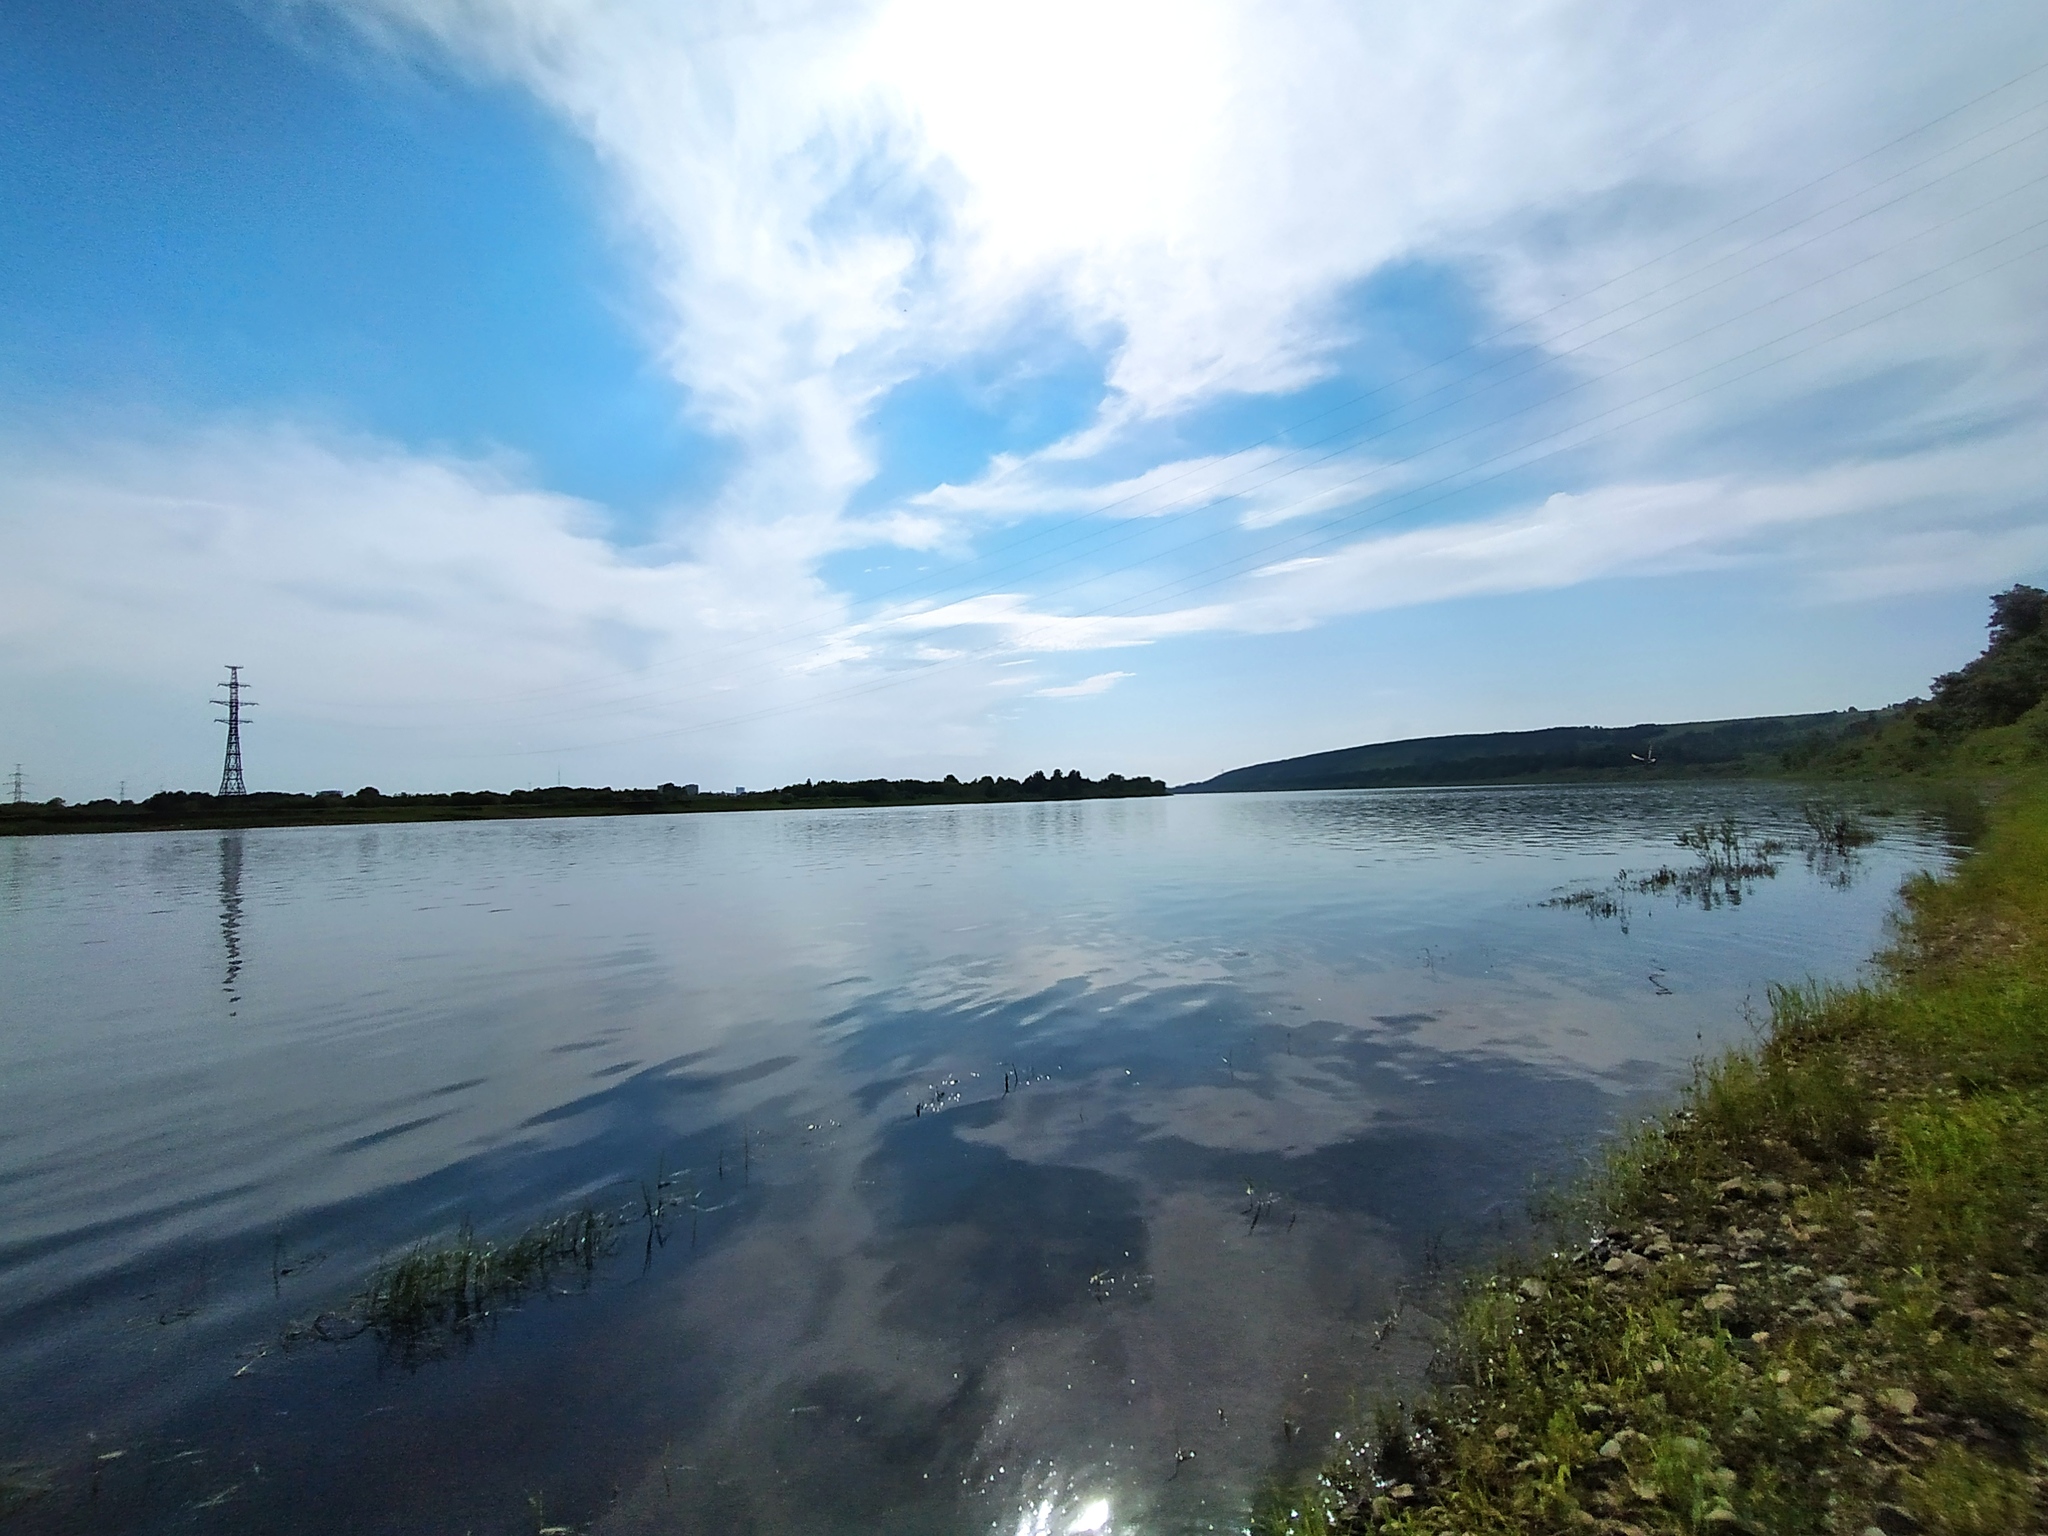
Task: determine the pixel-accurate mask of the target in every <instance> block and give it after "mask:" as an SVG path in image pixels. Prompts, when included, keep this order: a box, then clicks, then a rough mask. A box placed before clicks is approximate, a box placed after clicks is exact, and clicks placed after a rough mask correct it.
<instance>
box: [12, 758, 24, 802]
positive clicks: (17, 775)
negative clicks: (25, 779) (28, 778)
mask: <svg viewBox="0 0 2048 1536" xmlns="http://www.w3.org/2000/svg"><path fill="white" fill-rule="evenodd" d="M12 788H13V790H14V803H15V804H16V805H19V804H21V798H22V797H21V764H19V763H16V764H15V765H14V778H13V780H12Z"/></svg>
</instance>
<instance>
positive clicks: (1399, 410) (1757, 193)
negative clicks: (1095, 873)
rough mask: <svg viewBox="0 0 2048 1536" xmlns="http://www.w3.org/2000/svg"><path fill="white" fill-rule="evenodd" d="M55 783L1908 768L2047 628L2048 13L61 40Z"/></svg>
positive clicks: (1072, 10)
mask: <svg viewBox="0 0 2048 1536" xmlns="http://www.w3.org/2000/svg"><path fill="white" fill-rule="evenodd" d="M0 200H4V207H0V214H4V216H0V760H4V761H0V770H9V771H11V770H12V768H13V766H14V764H15V763H17V762H18V763H20V765H21V769H22V774H23V778H24V781H25V784H26V786H27V793H28V794H30V795H31V796H33V797H35V798H48V797H50V796H55V795H61V796H64V797H66V798H69V799H72V800H82V799H89V798H94V797H98V796H103V795H111V794H115V793H119V792H125V793H127V794H128V795H130V796H131V797H140V796H142V795H145V794H149V793H153V792H155V791H156V790H159V789H165V788H183V789H209V788H212V787H213V786H214V784H215V783H216V782H217V780H218V778H219V774H220V754H221V738H222V728H221V726H220V725H219V724H218V723H217V722H216V719H215V717H216V715H217V714H218V713H219V712H218V711H217V710H216V709H215V708H213V707H212V705H211V704H210V702H209V701H210V700H211V699H212V698H213V697H214V696H215V693H216V692H217V688H216V684H217V682H218V680H219V679H220V678H222V677H223V676H224V675H225V667H226V664H228V663H236V664H239V665H241V666H242V667H243V668H244V676H245V677H246V679H247V681H248V683H249V693H250V696H251V697H252V698H253V699H255V700H256V701H257V707H256V708H255V709H253V710H252V711H251V712H250V716H249V719H248V722H247V724H246V726H245V728H244V753H245V760H246V763H247V771H248V780H249V784H250V787H251V788H252V789H257V788H261V789H291V790H312V789H321V788H347V789H353V788H355V787H358V786H360V785H364V784H375V785H377V786H378V787H380V788H382V789H385V790H387V791H390V790H432V789H451V788H471V787H495V788H517V787H521V786H526V785H535V784H552V783H557V782H560V783H569V784H613V785H628V784H654V783H659V782H662V781H665V780H668V781H676V782H697V783H701V784H703V785H704V786H705V787H706V788H719V787H730V786H732V785H735V784H752V785H756V786H758V785H763V784H776V783H783V782H789V781H798V780H803V779H806V778H852V777H867V776H871V775H889V776H917V777H939V776H942V775H944V774H946V773H956V774H959V775H961V776H962V777H968V776H975V775H980V774H983V773H997V774H1011V775H1022V774H1025V773H1028V772H1030V771H1032V770H1033V769H1047V770H1050V769H1053V768H1069V769H1079V770H1081V771H1083V772H1086V773H1089V774H1091V775H1095V774H1100V773H1104V772H1111V771H1116V772H1123V773H1127V774H1128V773H1148V774H1154V775H1158V776H1160V777H1163V778H1166V779H1168V780H1169V781H1171V782H1185V781H1189V780H1194V779H1199V778H1203V777H1206V776H1208V775H1210V774H1212V773H1216V772H1219V771H1222V770H1224V769H1227V768H1231V767H1235V766H1239V765H1241V764H1245V763H1249V762H1256V761H1262V760H1267V759H1271V758H1276V757H1283V756H1289V755H1293V754H1297V753H1303V752H1313V751H1322V750H1327V749H1331V748H1336V747H1343V746H1350V745H1355V744H1359V743H1362V742H1368V741H1378V740H1390V739H1398V738H1401V737H1407V736H1417V735H1430V734H1438V733H1445V732H1455V731H1487V730H1514V729H1526V728H1535V727H1541V726H1547V725H1557V724H1603V725H1628V724H1632V723H1637V722H1642V721H1651V720H1667V721H1668V720H1683V719H1704V718H1721V717H1730V716H1738V715H1748V714H1768V713H1781V712H1789V711H1804V710H1821V709H1839V708H1844V707H1847V706H1851V705H1854V706H1858V707H1864V708H1868V707H1874V706H1878V705H1882V704H1886V703H1890V702H1894V701H1896V700H1899V699H1901V698H1905V697H1908V696H1911V695H1914V694H1918V693H1924V692H1925V691H1926V687H1927V683H1928V680H1929V678H1930V677H1931V676H1932V675H1933V674H1935V673H1937V672H1940V671H1945V670H1948V669H1949V668H1951V667H1953V666H1955V665H1957V664H1959V663H1960V662H1961V661H1963V660H1964V659H1966V658H1967V657H1968V656H1970V655H1972V654H1974V653H1975V652H1976V650H1977V649H1978V648H1979V647H1980V646H1981V643H1982V640H1983V627H1984V621H1985V618H1986V616H1987V604H1986V598H1987V596H1988V595H1989V594H1990V593H1992V592H1994V591H1998V590H2002V589H2003V588H2005V587H2007V586H2009V585H2011V584H2012V583H2013V582H2015V581H2029V580H2031V581H2034V582H2037V583H2038V582H2041V581H2043V580H2048V498H2044V493H2043V484H2044V478H2043V472H2042V465H2043V462H2044V451H2043V450H2044V448H2048V436H2044V432H2043V427H2044V416H2048V392H2044V385H2048V11H2044V10H2043V8H2042V7H2040V6H2039V5H2038V4H2026V3H2011V4H2006V3H1996V0H1987V3H1981V4H1977V5H1972V6H1967V7H1929V6H1925V5H1920V4H1908V3H1904V0H1855V3H1846V0H1844V3H1790V4H1787V3H1782V0H1774V3H1770V4H1762V3H1749V0H1723V3H1716V4H1711V5H1709V4H1705V3H1677V4H1674V3H1671V0H1655V3H1649V0H1645V3H1640V4H1637V3H1629V0H1602V3H1598V4H1593V3H1566V0H1431V3H1429V4H1422V3H1364V0H1350V3H1342V4H1339V3H1322V0H1284V3H1278V4H1273V3H1259V4H1252V3H1243V4H1210V3H1206V0H1172V3H1160V4H1152V3H1140V0H1127V3H1117V0H1090V3H1087V4H1079V3H1065V0H1035V3H1032V4H1028V5H1025V4H1017V5H1009V4H996V3H988V4H970V3H962V0H872V3H848V4H838V3H822V0H819V3H798V0H789V3H753V4H744V3H737V0H732V3H728V0H693V3H691V4H689V5H676V4H674V3H673V0H155V3H152V4H151V5H148V6H137V5H134V4H132V3H129V0H0Z"/></svg>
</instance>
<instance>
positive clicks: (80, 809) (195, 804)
mask: <svg viewBox="0 0 2048 1536" xmlns="http://www.w3.org/2000/svg"><path fill="white" fill-rule="evenodd" d="M1165 793H1166V785H1165V784H1164V783H1163V782H1162V781H1161V780H1159V779H1151V778H1145V777H1143V776H1140V777H1137V778H1125V777H1124V776H1123V775H1122V774H1120V773H1112V774H1108V775H1105V776H1104V777H1103V778H1100V779H1090V778H1088V777H1086V776H1085V775H1083V774H1081V773H1079V772H1075V773H1062V772H1060V771H1058V770H1054V771H1053V772H1052V773H1049V774H1048V773H1034V774H1032V775H1031V776H1030V777H1029V778H1024V779H1006V778H997V777H995V776H993V775H986V774H985V775H983V776H982V777H981V778H978V779H959V778H955V777H954V776H953V775H952V774H950V773H949V774H947V775H946V776H945V778H943V779H857V780H842V779H815V780H812V779H807V780H805V781H804V782H803V783H801V784H786V785H784V786H783V787H782V788H780V789H767V790H753V791H733V792H731V793H708V794H707V793H700V792H699V791H698V789H697V787H696V786H695V785H694V784H663V785H660V786H658V787H657V788H654V789H611V788H609V787H607V788H602V789H587V788H579V789H569V788H559V787H558V788H554V789H514V790H502V791H501V790H494V789H478V790H459V791H456V792H455V793H452V794H445V795H387V794H383V793H380V792H379V791H378V790H376V789H373V788H365V789H359V790H357V791H356V792H355V793H354V794H352V795H344V794H338V793H335V792H332V791H329V792H327V793H325V794H318V795H289V794H263V793H258V794H248V795H232V796H219V795H209V794H205V793H203V792H193V791H188V790H166V791H165V792H164V793H162V794H157V795H151V796H150V797H149V798H148V799H147V800H89V801H85V802H83V803H81V804H78V805H67V804H66V803H65V802H64V801H62V800H46V801H28V802H25V803H23V804H20V805H0V835H6V834H9V833H13V834H26V833H36V832H142V831H152V830H170V829H175V828H181V827H269V826H325V825H344V824H349V823H356V822H379V821H486V820H502V819H511V818H518V817H525V816H631V815H646V814H657V813H662V812H690V811H705V812H709V811H764V810H777V809H787V808H794V807H811V808H826V807H833V806H862V805H947V804H963V803H965V804H973V803H979V802H984V801H1008V800H1104V799H1116V798H1120V797H1123V796H1131V795H1163V794H1165Z"/></svg>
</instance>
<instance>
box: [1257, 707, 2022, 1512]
mask: <svg viewBox="0 0 2048 1536" xmlns="http://www.w3.org/2000/svg"><path fill="white" fill-rule="evenodd" d="M2029 724H2030V722H2029V720H2024V719H2023V720H2022V722H2021V723H2020V725H2018V726H2013V727H2005V728H2002V730H2003V731H2004V732H2007V733H2013V734H2015V735H2016V736H2021V737H2023V736H2024V732H2025V730H2026V729H2027V728H2028V726H2029ZM1981 734H1982V736H1985V737H1989V736H1998V735H1999V734H2000V733H1999V732H1985V733H1981ZM1953 751H1954V752H1955V753H1956V754H1957V755H1959V756H1960V757H1962V758H1963V759H1964V761H1965V763H1966V765H1969V766H1982V765H1984V764H1985V763H1986V762H1987V761H1990V760H1992V759H1994V758H1995V759H1996V766H1998V767H1999V768H2000V769H2001V772H2002V773H2003V775H2004V776H2005V782H2004V785H2003V789H2002V792H2001V794H2000V796H1999V798H1998V799H1997V801H1996V803H1995V804H1994V806H1993V807H1992V810H1991V814H1990V816H1989V818H1988V820H1987V822H1986V824H1985V827H1984V829H1983V836H1982V841H1981V844H1980V846H1979V848H1978V850H1977V851H1976V853H1975V854H1974V855H1973V856H1972V857H1971V858H1969V859H1968V860H1966V861H1965V862H1964V863H1963V864H1962V865H1961V866H1960V867H1959V869H1958V870H1957V871H1956V873H1955V874H1954V875H1953V876H1952V877H1951V878H1949V879H1947V880H1942V881H1932V880H1928V881H1921V882H1918V883H1916V884H1915V885H1914V886H1912V887H1911V888H1910V889H1909V890H1908V891H1907V893H1906V898H1905V912H1904V915H1903V917H1902V921H1901V930H1900V934H1899V940H1898V943H1897V945H1896V947H1895V948H1894V949H1893V950H1892V951H1891V952H1890V953H1889V954H1887V955H1886V956H1885V957H1884V974H1883V976H1882V979H1881V980H1879V981H1878V982H1876V983H1874V984H1872V985H1869V986H1865V987H1859V988H1843V989H1824V990H1816V989H1809V990H1785V991H1780V992H1778V993H1776V994H1775V995H1774V997H1773V1000H1772V1017H1771V1021H1770V1025H1769V1028H1768V1030H1767V1031H1766V1032H1765V1034H1764V1036H1763V1037H1762V1039H1761V1040H1760V1042H1759V1044H1758V1046H1757V1047H1756V1048H1755V1049H1754V1050H1752V1051H1748V1052H1743V1053H1736V1054H1731V1055H1728V1056H1726V1057H1723V1058H1722V1059H1720V1060H1718V1061H1714V1062H1711V1063H1706V1064H1703V1066H1702V1067H1701V1069H1700V1070H1699V1072H1698V1074H1697V1076H1696V1079H1695V1081H1694V1082H1693V1084H1692V1086H1691V1088H1690V1089H1689V1091H1688V1092H1687V1093H1686V1094H1685V1095H1684V1097H1683V1099H1682V1101H1681V1103H1680V1104H1679V1105H1678V1106H1677V1107H1676V1108H1675V1109H1674V1110H1673V1111H1672V1112H1671V1113H1670V1114H1668V1115H1667V1116H1665V1117H1664V1118H1662V1119H1661V1120H1659V1121H1657V1122H1654V1123H1652V1124H1650V1125H1647V1126H1645V1127H1643V1128H1641V1129H1640V1130H1639V1131H1638V1132H1637V1133H1635V1134H1634V1135H1633V1136H1631V1137H1629V1138H1627V1139H1626V1140H1624V1141H1623V1142H1621V1143H1620V1144H1618V1145H1617V1146H1615V1147H1614V1148H1613V1149H1612V1150H1611V1155H1610V1158H1609V1160H1608V1163H1607V1166H1606V1168H1605V1170H1604V1171H1603V1173H1602V1174H1601V1175H1600V1176H1599V1177H1598V1178H1597V1179H1596V1180H1594V1181H1592V1183H1591V1184H1590V1185H1589V1186H1588V1187H1587V1188H1585V1189H1583V1190H1580V1191H1577V1192H1575V1194H1574V1196H1573V1197H1572V1199H1571V1200H1570V1201H1569V1202H1567V1203H1566V1204H1565V1205H1563V1206H1562V1207H1561V1209H1560V1214H1559V1215H1558V1218H1557V1228H1556V1230H1557V1233H1558V1243H1557V1251H1556V1252H1555V1253H1553V1254H1551V1255H1550V1256H1549V1257H1547V1258H1545V1259H1543V1260H1541V1261H1540V1262H1534V1263H1529V1264H1524V1265H1521V1266H1518V1267H1505V1268H1503V1269H1501V1270H1499V1271H1498V1272H1496V1273H1493V1274H1490V1275H1486V1276H1483V1277H1479V1278H1476V1279H1474V1280H1472V1281H1471V1282H1469V1284H1468V1286H1467V1288H1466V1292H1465V1294H1464V1296H1463V1298H1462V1303H1461V1304H1460V1306H1459V1308H1458V1310H1457V1314H1456V1317H1455V1321H1454V1322H1453V1323H1452V1324H1451V1325H1450V1327H1449V1329H1448V1331H1447V1335H1446V1337H1445V1338H1444V1340H1443V1343H1442V1348H1441V1350H1440V1353H1439V1356H1438V1361H1437V1364H1436V1367H1435V1369H1434V1372H1433V1374H1432V1379H1431V1381H1430V1382H1429V1384H1428V1385H1427V1388H1426V1390H1425V1391H1424V1392H1423V1394H1422V1396H1421V1399H1420V1400H1419V1401H1418V1402H1417V1403H1416V1404H1414V1405H1413V1407H1412V1408H1410V1409H1407V1410H1405V1411H1396V1410H1394V1409H1391V1408H1387V1409H1383V1410H1382V1411H1381V1414H1380V1418H1379V1423H1378V1424H1377V1426H1376V1433H1374V1434H1372V1435H1369V1436H1366V1437H1363V1438H1364V1439H1366V1440H1367V1441H1368V1442H1369V1444H1368V1446H1367V1448H1366V1449H1365V1450H1364V1451H1363V1452H1361V1453H1359V1454H1357V1455H1354V1456H1352V1457H1350V1458H1348V1459H1346V1460H1343V1461H1340V1462H1338V1463H1335V1464H1333V1465H1332V1466H1330V1467H1329V1468H1327V1469H1326V1470H1325V1472H1324V1475H1323V1476H1322V1477H1321V1478H1320V1479H1318V1480H1317V1481H1316V1482H1315V1483H1313V1484H1312V1485H1310V1486H1307V1487H1301V1488H1293V1489H1276V1490H1274V1491H1273V1492H1271V1493H1270V1494H1269V1495H1268V1496H1267V1497H1266V1498H1264V1499H1263V1500H1262V1501H1261V1503H1260V1506H1259V1509H1258V1510H1257V1512H1256V1519H1255V1529H1258V1530H1260V1531H1261V1532H1264V1533H1277V1532H1283V1531H1285V1532H1308V1533H1321V1532H1347V1531H1365V1530H1371V1531H1385V1532H1391V1533H1403V1536H1410V1533H1415V1536H1419V1533H1425V1532H1427V1533H1437V1536H1448V1533H1452V1532H1458V1533H1464V1536H1480V1533H1495V1532H1497V1533H1503V1536H1504V1533H1508V1532H1514V1533H1518V1536H1520V1533H1545V1532H1558V1533H1564V1532H1611V1533H1614V1536H1635V1533H1651V1532H1658V1533H1665V1532H1685V1533H1702V1532H1709V1531H1713V1532H1736V1531H1753V1532H1759V1533H1763V1532H1768V1533H1772V1536H1778V1533H1785V1536H1793V1533H1805V1532H1813V1533H1822V1532H1827V1533H1844V1536H1863V1533H1865V1532H1867V1531H1869V1530H1871V1529H1873V1528H1874V1529H1876V1530H1877V1531H1879V1532H1882V1533H1896V1532H1906V1531H1925V1532H1928V1533H1932V1536H1978V1533H1990V1532H1994V1531H1995V1532H2012V1531H2027V1530H2043V1529H2048V1503H2044V1501H2043V1497H2042V1494H2043V1487H2044V1483H2043V1476H2044V1474H2048V942H2044V937H2048V773H2044V772H2043V771H2042V770H2041V768H2040V766H2039V765H2038V763H2037V762H2035V761H2034V760H2033V759H2031V758H2029V757H2028V756H2027V752H2028V748H2027V746H2026V742H2025V741H2024V740H2018V741H2016V742H2015V741H2007V742H2003V743H2001V742H1990V743H1987V742H1985V741H1984V740H1982V739H1973V740H1970V741H1965V742H1963V743H1961V744H1960V745H1957V746H1955V747H1954V748H1953ZM1813 821H1814V823H1815V831H1816V834H1817V835H1819V834H1821V833H1822V832H1823V831H1828V832H1832V830H1833V829H1834V828H1835V827H1837V826H1838V825H1839V823H1837V822H1835V821H1834V819H1833V818H1832V816H1831V815H1830V814H1827V813H1825V812H1823V811H1820V810H1817V811H1816V813H1815V816H1814V817H1813ZM1824 823H1825V826H1824V825H1823V824H1824ZM1843 831H1844V835H1845V837H1853V836H1854V835H1855V832H1854V829H1853V828H1844V829H1843Z"/></svg>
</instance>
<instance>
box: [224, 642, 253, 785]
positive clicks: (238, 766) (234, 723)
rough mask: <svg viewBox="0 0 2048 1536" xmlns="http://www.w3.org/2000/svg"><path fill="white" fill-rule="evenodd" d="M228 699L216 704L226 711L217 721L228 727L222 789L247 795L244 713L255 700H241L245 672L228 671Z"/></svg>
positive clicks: (239, 669)
mask: <svg viewBox="0 0 2048 1536" xmlns="http://www.w3.org/2000/svg"><path fill="white" fill-rule="evenodd" d="M227 688H228V696H227V697H226V698H224V699H215V700H214V701H213V702H214V703H215V704H217V705H219V706H220V707H221V708H223V709H225V710H226V711H227V713H226V714H224V715H218V716H216V717H215V719H216V720H217V721H218V723H220V724H222V725H225V726H226V727H227V728H228V755H227V760H226V761H225V762H223V763H222V764H221V768H220V790H219V793H220V794H223V795H246V794H247V793H249V786H248V785H246V784H244V783H243V782H242V711H243V710H245V709H254V708H255V707H256V701H255V700H254V699H245V698H243V697H242V669H241V668H240V667H229V668H228V683H227Z"/></svg>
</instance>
